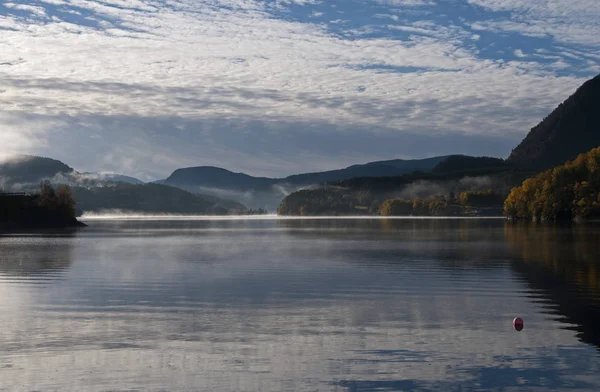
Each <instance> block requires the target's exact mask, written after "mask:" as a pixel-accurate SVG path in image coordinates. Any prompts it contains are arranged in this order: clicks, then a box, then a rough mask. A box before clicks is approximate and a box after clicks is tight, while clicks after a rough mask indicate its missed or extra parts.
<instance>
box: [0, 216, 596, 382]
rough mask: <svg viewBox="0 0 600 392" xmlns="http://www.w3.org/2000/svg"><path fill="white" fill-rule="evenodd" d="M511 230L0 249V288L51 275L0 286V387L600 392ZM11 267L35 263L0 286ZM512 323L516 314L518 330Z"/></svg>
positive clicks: (27, 243) (163, 228)
mask: <svg viewBox="0 0 600 392" xmlns="http://www.w3.org/2000/svg"><path fill="white" fill-rule="evenodd" d="M515 230H519V228H511V227H505V222H504V221H501V220H500V221H498V220H496V221H493V220H490V221H476V220H446V221H444V220H423V219H419V220H364V219H362V220H298V221H277V220H268V221H259V220H237V221H187V222H186V221H178V222H170V221H148V222H134V221H121V222H102V223H98V224H96V223H94V224H93V225H91V226H90V227H88V228H86V230H84V231H82V232H81V233H78V234H77V236H75V237H71V238H46V237H37V238H29V237H12V238H0V245H1V246H0V249H3V250H6V249H10V250H12V251H14V252H15V254H16V255H17V256H10V254H11V252H10V251H9V250H6V252H5V253H1V254H2V255H3V257H4V258H6V261H3V262H2V264H3V266H0V274H3V275H5V276H8V277H9V278H10V276H9V275H10V274H17V273H21V274H23V273H25V274H27V273H29V274H31V273H33V272H31V271H49V272H50V274H49V275H48V274H47V275H44V276H43V277H44V278H46V279H47V280H48V281H49V282H51V283H49V284H47V285H46V286H43V287H41V285H32V284H31V282H32V281H33V280H35V279H30V278H31V277H32V278H36V276H27V275H20V276H21V277H23V278H24V279H20V280H19V281H18V282H15V279H0V294H2V295H3V296H4V298H10V300H7V301H5V302H4V303H3V304H2V305H3V309H2V310H3V311H2V312H0V353H1V354H0V379H1V380H2V384H3V385H2V387H6V388H7V390H11V389H27V390H224V391H233V390H235V391H256V390H261V391H288V390H289V391H315V390H332V391H376V390H378V391H397V390H425V391H428V390H447V391H461V390H524V389H525V390H526V389H530V390H543V389H547V388H554V389H561V390H569V389H574V390H577V389H578V390H598V387H599V386H600V378H599V377H588V376H587V375H588V374H595V373H597V371H598V360H597V356H596V352H595V350H594V348H591V347H590V346H588V345H587V344H583V343H581V342H579V341H578V340H577V339H576V338H575V336H574V333H573V332H572V331H570V330H565V329H562V328H560V326H562V325H564V324H562V323H560V322H557V321H554V320H552V319H551V320H548V314H547V313H546V312H547V307H548V306H550V305H551V302H549V299H552V298H550V297H549V296H548V291H547V290H546V289H544V288H539V287H538V286H536V285H534V284H530V283H529V282H530V279H531V278H530V277H529V275H528V274H527V273H525V272H524V271H526V270H527V268H529V267H528V266H529V265H530V264H531V265H538V264H539V263H538V262H533V261H532V262H528V261H523V260H522V259H523V256H522V255H523V252H522V250H521V249H522V247H528V246H529V245H528V244H529V242H530V241H528V240H526V238H527V237H525V236H524V235H523V233H520V232H518V231H515ZM525 230H527V229H525ZM509 237H510V238H509ZM536 238H537V237H536ZM593 239H594V238H592V239H586V241H587V240H593ZM550 240H551V239H550ZM63 241H64V242H63ZM532 241H537V240H536V239H535V238H533V239H532ZM522 242H525V244H522ZM586 246H587V245H586ZM65 252H66V253H65ZM514 252H516V253H514ZM526 253H527V254H532V253H535V252H532V251H528V252H526ZM47 255H49V256H47ZM11 257H12V259H11ZM533 258H534V259H535V257H533ZM20 260H23V261H26V260H32V261H29V262H25V265H26V266H27V265H30V266H28V267H27V268H21V270H19V269H18V268H17V271H20V272H10V271H13V270H15V266H16V265H20V264H19V263H20ZM60 260H63V261H64V260H74V262H73V263H71V262H70V261H69V262H68V263H66V264H65V263H64V262H62V261H60ZM44 265H50V267H48V268H46V269H44V267H43V266H44ZM51 271H53V272H54V273H55V276H51V275H52V272H51ZM35 273H38V274H40V273H42V272H35ZM550 275H553V276H557V275H556V274H555V273H554V272H553V273H551V274H550ZM576 275H577V274H575V276H576ZM54 277H59V278H60V281H56V280H54ZM561 279H562V278H561ZM515 313H516V314H519V315H526V323H527V324H526V329H525V330H524V331H523V332H521V333H515V332H514V331H513V330H512V326H511V320H512V317H514V315H515ZM581 322H582V323H585V322H586V321H585V320H581ZM24 380H25V381H24ZM0 389H1V387H0Z"/></svg>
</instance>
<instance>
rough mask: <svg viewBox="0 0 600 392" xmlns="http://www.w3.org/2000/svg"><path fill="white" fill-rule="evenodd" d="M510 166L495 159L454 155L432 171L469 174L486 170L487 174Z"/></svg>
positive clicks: (502, 160)
mask: <svg viewBox="0 0 600 392" xmlns="http://www.w3.org/2000/svg"><path fill="white" fill-rule="evenodd" d="M508 168H509V165H508V164H507V162H506V161H505V160H504V159H500V158H493V157H470V156H466V155H452V156H451V157H448V159H445V160H443V161H442V162H440V163H438V164H437V165H436V166H435V167H434V168H433V169H432V170H431V172H432V173H436V174H446V173H456V172H460V173H464V174H466V173H468V172H470V171H473V172H479V171H481V170H485V171H487V172H494V171H505V170H507V169H508Z"/></svg>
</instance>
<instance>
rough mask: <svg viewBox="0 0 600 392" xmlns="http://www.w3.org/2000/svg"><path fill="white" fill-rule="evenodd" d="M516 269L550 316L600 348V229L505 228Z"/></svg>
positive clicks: (542, 226) (528, 226) (508, 226)
mask: <svg viewBox="0 0 600 392" xmlns="http://www.w3.org/2000/svg"><path fill="white" fill-rule="evenodd" d="M505 235H506V240H507V242H508V243H509V244H510V246H511V248H512V250H513V251H514V252H515V253H516V254H517V255H518V256H519V259H518V261H516V262H514V263H512V266H513V268H514V269H515V271H517V272H518V273H520V274H521V275H522V276H524V277H525V278H526V279H527V282H528V283H529V284H530V285H531V287H532V288H535V289H537V290H541V291H542V292H543V297H544V298H546V300H547V301H549V302H550V306H549V307H548V309H549V311H550V313H551V314H554V315H557V316H559V318H560V320H561V321H562V322H564V323H566V324H568V326H567V327H566V328H569V329H573V330H575V331H577V332H578V334H577V336H578V337H579V338H580V339H581V340H582V341H584V342H586V343H590V344H594V345H595V346H597V347H598V348H600V227H598V226H596V225H592V224H588V225H570V226H558V225H556V226H554V225H534V224H509V223H507V224H506V226H505Z"/></svg>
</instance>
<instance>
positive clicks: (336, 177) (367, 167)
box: [280, 155, 450, 185]
mask: <svg viewBox="0 0 600 392" xmlns="http://www.w3.org/2000/svg"><path fill="white" fill-rule="evenodd" d="M449 157H450V155H448V156H440V157H434V158H425V159H407V160H404V159H394V160H389V161H376V162H369V163H366V164H363V165H352V166H349V167H347V168H345V169H339V170H329V171H324V172H317V173H306V174H296V175H293V176H289V177H286V178H284V179H282V180H280V181H281V182H284V183H287V184H291V185H314V184H323V183H326V182H332V181H341V180H347V179H349V178H355V177H386V176H401V175H403V174H408V173H412V172H414V171H422V172H429V171H431V170H432V169H433V168H434V167H435V166H436V165H438V164H439V163H440V162H443V161H444V160H446V159H448V158H449Z"/></svg>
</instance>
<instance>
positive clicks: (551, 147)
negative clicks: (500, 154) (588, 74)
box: [508, 75, 600, 170]
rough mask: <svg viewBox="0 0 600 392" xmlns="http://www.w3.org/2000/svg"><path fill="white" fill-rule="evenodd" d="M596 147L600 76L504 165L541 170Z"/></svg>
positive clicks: (599, 141) (530, 136) (598, 142)
mask: <svg viewBox="0 0 600 392" xmlns="http://www.w3.org/2000/svg"><path fill="white" fill-rule="evenodd" d="M598 146H600V75H598V76H596V77H595V78H593V79H591V80H588V81H587V82H585V83H584V84H583V85H582V86H581V87H580V88H579V89H578V90H577V91H576V92H575V94H573V95H572V96H570V97H569V98H568V99H567V100H566V101H564V102H563V103H561V104H560V105H559V106H558V108H556V109H555V110H554V111H553V112H552V113H550V115H549V116H548V117H546V118H545V119H544V120H543V121H542V122H541V123H539V124H538V125H537V126H536V127H534V128H533V129H532V130H531V131H530V132H529V134H528V135H527V137H525V139H524V140H523V141H522V142H521V143H520V144H519V145H518V146H517V147H516V148H515V149H514V150H513V151H512V153H511V154H510V156H509V158H508V163H510V164H514V165H517V166H521V167H524V168H531V169H536V170H544V169H547V168H550V167H553V166H556V165H560V164H563V163H564V162H565V161H567V160H570V159H573V158H575V157H576V156H577V155H578V154H581V153H584V152H586V151H588V150H590V149H591V148H594V147H598Z"/></svg>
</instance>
